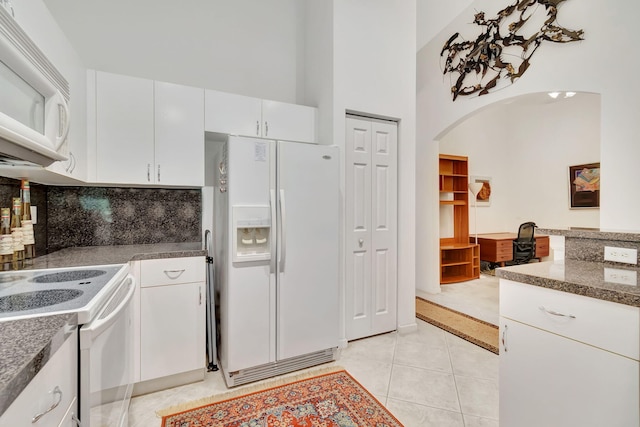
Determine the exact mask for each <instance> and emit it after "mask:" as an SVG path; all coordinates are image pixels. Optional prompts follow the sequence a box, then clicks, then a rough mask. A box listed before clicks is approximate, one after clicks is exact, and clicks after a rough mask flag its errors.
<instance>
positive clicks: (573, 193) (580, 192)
mask: <svg viewBox="0 0 640 427" xmlns="http://www.w3.org/2000/svg"><path fill="white" fill-rule="evenodd" d="M569 203H570V208H571V209H581V208H599V207H600V163H587V164H584V165H575V166H569Z"/></svg>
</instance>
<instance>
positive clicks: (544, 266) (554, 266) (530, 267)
mask: <svg viewBox="0 0 640 427" xmlns="http://www.w3.org/2000/svg"><path fill="white" fill-rule="evenodd" d="M639 273H640V269H638V268H637V267H632V266H619V265H617V266H611V265H608V264H604V263H601V262H590V261H580V260H571V259H567V260H564V261H552V262H539V263H530V264H524V265H518V266H513V267H505V268H498V269H496V276H497V277H500V278H502V279H508V280H513V281H516V282H521V283H526V284H529V285H534V286H541V287H543V288H549V289H555V290H558V291H562V292H569V293H573V294H577V295H584V296H588V297H591V298H597V299H601V300H606V301H612V302H617V303H620V304H626V305H631V306H634V307H640V274H639ZM616 282H625V283H630V284H621V283H616Z"/></svg>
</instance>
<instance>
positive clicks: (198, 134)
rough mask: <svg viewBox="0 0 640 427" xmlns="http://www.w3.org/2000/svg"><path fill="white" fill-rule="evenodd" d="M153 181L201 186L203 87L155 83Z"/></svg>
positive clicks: (202, 170) (202, 178)
mask: <svg viewBox="0 0 640 427" xmlns="http://www.w3.org/2000/svg"><path fill="white" fill-rule="evenodd" d="M154 173H155V182H156V184H165V183H166V184H169V185H185V186H196V187H201V186H203V185H204V89H200V88H196V87H190V86H182V85H176V84H172V83H165V82H155V172H154Z"/></svg>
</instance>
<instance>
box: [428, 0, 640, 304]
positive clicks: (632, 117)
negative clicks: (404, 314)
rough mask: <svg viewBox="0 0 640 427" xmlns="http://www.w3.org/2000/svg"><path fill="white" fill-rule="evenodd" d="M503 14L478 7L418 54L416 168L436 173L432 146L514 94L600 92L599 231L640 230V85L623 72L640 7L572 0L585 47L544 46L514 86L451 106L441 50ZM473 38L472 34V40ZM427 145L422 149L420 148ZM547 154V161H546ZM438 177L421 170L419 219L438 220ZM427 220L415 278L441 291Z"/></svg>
mask: <svg viewBox="0 0 640 427" xmlns="http://www.w3.org/2000/svg"><path fill="white" fill-rule="evenodd" d="M504 7H505V4H504V2H503V1H498V0H476V1H475V2H474V3H473V4H471V6H470V7H468V8H467V10H466V11H465V12H464V13H462V14H461V15H460V16H459V17H458V18H456V19H455V20H454V21H453V22H452V23H451V24H449V25H448V26H447V27H446V28H445V29H444V30H443V31H442V32H440V33H439V34H438V35H437V36H436V37H435V38H434V39H433V40H432V41H431V42H430V43H428V44H427V45H426V46H425V47H424V48H423V49H421V50H420V51H419V52H418V58H417V67H418V69H417V72H418V84H417V90H418V94H417V105H418V111H417V114H418V117H420V119H421V120H420V121H419V122H418V123H419V124H418V131H417V132H418V134H417V135H418V140H419V141H420V144H421V146H420V147H419V149H418V156H419V157H418V162H419V163H420V164H424V165H426V166H427V167H428V168H434V169H435V168H437V166H436V162H435V159H436V156H437V151H438V150H436V149H434V148H433V146H434V145H435V141H437V140H438V139H439V138H440V135H442V134H444V132H445V131H446V130H448V129H449V128H451V127H453V126H454V125H455V124H456V123H457V122H459V121H461V120H462V119H463V118H464V117H466V116H467V115H469V114H471V113H472V112H474V111H476V110H478V109H480V108H482V107H484V106H486V105H488V104H491V103H493V102H496V101H499V100H502V99H506V98H511V97H514V96H517V95H521V94H526V93H535V92H547V91H552V90H574V91H584V92H593V93H599V94H601V95H602V98H601V100H602V104H601V134H600V140H601V153H600V162H601V167H602V169H601V172H602V181H601V200H600V203H601V208H600V227H601V228H602V229H616V230H625V231H637V230H640V220H639V219H638V215H637V212H638V211H639V210H640V197H638V196H637V192H635V191H634V190H633V189H631V187H630V184H629V182H630V180H629V177H630V173H631V172H630V171H633V170H635V168H636V164H637V159H638V158H640V144H637V142H636V139H637V135H638V134H640V120H638V119H637V118H638V117H639V116H640V86H638V85H635V84H634V83H633V77H632V76H631V75H627V74H625V72H624V70H634V69H636V68H638V65H640V58H638V56H637V55H633V54H631V53H632V52H635V51H636V50H637V45H638V43H639V42H640V33H638V32H637V31H636V30H635V27H636V23H635V19H636V17H637V16H638V14H639V13H640V3H638V2H628V1H624V0H616V1H614V2H602V1H598V0H581V1H576V0H568V1H566V2H563V3H561V4H560V8H559V12H560V13H559V21H560V22H561V23H562V25H563V26H565V27H568V28H572V29H584V32H585V40H584V41H581V42H578V43H570V44H552V43H545V44H543V45H542V46H541V47H540V48H539V49H538V51H537V52H536V54H535V56H534V57H533V58H532V60H531V67H530V68H529V70H528V71H527V72H526V74H525V75H524V76H523V77H522V78H520V79H519V80H517V81H516V82H515V84H513V85H511V86H508V87H507V88H505V89H503V90H500V91H495V92H493V93H490V94H489V95H485V96H481V97H474V98H469V99H465V98H464V97H463V98H461V99H458V100H456V101H455V102H453V101H452V100H451V93H450V86H451V84H450V83H449V82H448V81H447V80H446V79H443V77H442V73H441V68H440V57H439V55H440V50H441V49H442V46H443V44H444V42H445V41H446V40H447V39H448V38H449V37H450V36H451V35H452V34H453V33H455V32H456V31H461V33H462V34H463V35H466V36H467V37H466V38H472V37H475V36H477V34H478V31H477V29H476V28H474V26H473V25H469V22H470V21H471V20H472V18H473V15H474V14H475V13H476V12H477V11H485V12H486V13H487V14H488V17H492V16H494V15H495V13H496V12H497V11H499V10H501V9H502V8H504ZM469 33H470V34H469ZM423 144H424V146H422V145H423ZM548 155H549V154H548V153H546V154H545V155H544V156H543V157H542V161H544V158H546V156H548ZM436 173H437V171H436V170H428V171H424V172H423V173H422V174H421V175H420V176H419V183H418V193H417V194H418V198H417V204H418V216H419V217H422V216H423V215H426V216H427V217H428V218H431V216H432V215H433V216H435V215H437V214H438V208H437V204H436V203H434V201H435V200H437V197H438V196H437V187H436V182H437V181H436V179H437V175H435V174H436ZM433 223H434V221H433V220H428V221H427V222H426V223H425V224H424V226H423V225H422V224H419V226H418V228H417V234H418V238H419V239H424V241H425V243H424V244H422V245H421V246H418V249H417V257H418V259H421V260H425V261H426V262H424V263H423V264H422V265H421V266H420V269H419V271H418V277H417V286H418V287H419V288H420V289H423V290H425V291H431V292H438V291H439V286H438V285H437V280H438V279H437V271H438V265H439V264H438V256H437V236H435V233H433V232H432V230H433V229H436V230H437V229H438V228H437V226H436V227H435V228H430V226H432V225H433Z"/></svg>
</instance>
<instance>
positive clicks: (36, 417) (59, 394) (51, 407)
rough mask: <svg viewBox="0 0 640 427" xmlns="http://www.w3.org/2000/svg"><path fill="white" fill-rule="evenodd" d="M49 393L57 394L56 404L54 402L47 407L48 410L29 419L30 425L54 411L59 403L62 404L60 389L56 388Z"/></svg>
mask: <svg viewBox="0 0 640 427" xmlns="http://www.w3.org/2000/svg"><path fill="white" fill-rule="evenodd" d="M51 393H53V394H57V395H58V400H57V401H56V402H54V403H53V405H51V406H49V408H47V409H46V410H45V411H44V412H41V413H39V414H37V415H35V416H34V417H33V418H32V419H31V424H35V423H37V422H38V421H40V418H42V417H44V416H45V415H47V414H48V413H49V412H51V411H53V410H54V409H56V408H57V407H58V405H59V404H60V402H62V390H60V387H58V386H56V387H55V388H54V389H53V391H52V392H51Z"/></svg>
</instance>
